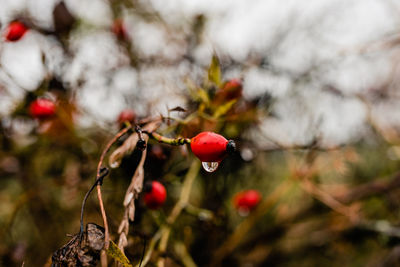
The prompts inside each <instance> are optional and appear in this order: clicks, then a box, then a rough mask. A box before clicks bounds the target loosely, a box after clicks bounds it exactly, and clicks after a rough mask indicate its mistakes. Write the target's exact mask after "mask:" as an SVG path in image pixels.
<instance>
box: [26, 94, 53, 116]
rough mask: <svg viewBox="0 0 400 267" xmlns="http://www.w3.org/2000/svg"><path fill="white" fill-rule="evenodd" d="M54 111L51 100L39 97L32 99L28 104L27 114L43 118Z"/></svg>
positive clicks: (51, 114)
mask: <svg viewBox="0 0 400 267" xmlns="http://www.w3.org/2000/svg"><path fill="white" fill-rule="evenodd" d="M55 113H56V105H55V104H54V102H53V101H51V100H49V99H46V98H39V99H36V100H35V101H33V102H32V103H31V104H30V106H29V114H30V115H31V116H32V117H33V118H37V119H44V118H49V117H51V116H53V115H54V114H55Z"/></svg>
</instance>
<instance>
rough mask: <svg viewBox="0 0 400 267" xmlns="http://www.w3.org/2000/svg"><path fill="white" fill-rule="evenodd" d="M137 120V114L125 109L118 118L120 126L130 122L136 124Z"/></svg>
mask: <svg viewBox="0 0 400 267" xmlns="http://www.w3.org/2000/svg"><path fill="white" fill-rule="evenodd" d="M135 119H136V113H135V112H134V111H133V110H131V109H125V110H123V111H121V113H120V114H119V116H118V122H119V123H120V124H122V123H124V122H126V121H129V122H134V121H135Z"/></svg>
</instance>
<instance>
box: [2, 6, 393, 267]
mask: <svg viewBox="0 0 400 267" xmlns="http://www.w3.org/2000/svg"><path fill="white" fill-rule="evenodd" d="M0 6H1V7H0V26H1V28H0V29H1V36H2V37H1V41H0V118H1V124H0V129H1V132H0V240H2V242H1V243H0V265H1V266H21V265H22V264H23V263H24V264H25V266H42V265H44V264H46V262H48V260H49V258H50V257H51V255H52V253H53V252H54V251H55V250H56V249H58V248H59V247H61V246H62V245H63V244H65V243H66V242H67V241H68V240H69V237H68V236H67V234H75V233H77V232H78V230H79V212H80V205H81V201H82V199H83V196H84V195H85V193H86V191H87V190H88V189H89V188H90V186H91V184H92V183H93V181H94V178H95V172H96V166H97V162H98V159H99V157H100V153H101V151H102V150H103V149H104V147H105V145H106V143H107V142H108V140H110V139H111V138H112V136H113V135H114V134H115V133H117V132H118V130H119V129H120V127H121V117H120V114H121V112H122V111H126V110H127V109H129V110H131V111H133V113H134V116H133V117H134V118H136V120H139V119H143V118H146V117H150V116H152V117H154V116H159V115H160V114H161V115H163V116H165V117H171V120H172V121H177V122H178V123H172V124H170V123H169V121H167V122H166V123H165V125H163V126H162V127H161V128H160V131H161V132H162V133H164V134H166V135H169V136H171V137H173V136H184V137H188V138H191V137H193V136H194V135H196V134H197V133H199V132H201V131H204V130H213V131H217V132H220V133H221V134H223V135H224V136H226V137H227V138H229V139H234V140H235V141H236V142H237V144H238V147H239V151H238V152H237V153H236V154H234V155H233V156H231V157H229V158H226V159H225V160H224V161H223V162H222V163H221V165H220V167H219V168H218V170H217V171H215V172H213V173H207V172H205V171H203V170H200V171H199V172H198V175H197V179H196V180H195V182H194V186H193V189H192V191H191V194H190V201H189V202H190V205H189V208H187V209H185V210H184V211H183V212H182V214H181V215H180V217H179V218H178V219H177V220H176V222H175V223H174V225H173V226H172V234H171V237H170V242H169V245H168V248H167V252H166V255H167V256H165V255H161V254H162V253H161V254H157V253H155V254H153V256H152V257H151V259H150V262H149V266H155V263H156V262H157V257H159V256H160V255H161V257H166V265H167V266H196V265H198V266H209V265H210V264H214V265H215V266H269V265H271V266H396V265H400V246H399V240H400V228H398V227H400V226H399V224H400V210H399V207H400V190H399V188H400V173H399V167H400V94H399V86H400V85H399V82H400V80H399V78H398V77H399V73H398V72H399V63H400V50H399V48H400V16H399V15H400V3H398V2H397V1H391V0H362V1H361V0H350V1H349V0H346V1H344V0H330V1H317V0H311V1H307V2H299V1H285V2H282V1H274V0H268V1H261V0H258V1H251V2H249V1H239V0H236V1H233V0H232V1H209V0H203V1H183V0H170V1H159V0H151V1H141V0H139V1H136V0H128V1H125V0H110V1H106V0H90V1H89V0H79V1H77V0H64V1H56V0H36V1H28V0H0ZM15 21H17V22H20V23H22V24H23V25H25V29H24V30H22V31H21V30H20V29H19V30H18V29H17V30H15V29H14V30H15V31H17V32H18V31H20V32H19V34H20V35H21V36H19V37H18V38H17V40H12V38H11V37H10V30H11V27H12V22H15ZM17 35H18V33H17ZM213 56H216V57H215V58H218V60H219V62H218V64H216V65H215V64H214V65H213V64H211V62H212V59H213ZM215 58H214V59H215ZM210 64H211V67H210ZM217 65H219V66H220V69H221V76H222V78H221V82H219V81H217V80H213V79H212V76H213V75H214V74H215V73H216V72H217V71H216V70H215V69H213V68H214V67H215V66H217ZM210 77H211V78H210ZM232 79H235V81H239V82H240V86H239V87H240V90H239V89H238V91H235V92H234V95H233V96H232V95H224V94H223V93H220V92H223V90H224V84H225V82H227V81H231V80H232ZM43 98H45V99H47V100H50V102H51V103H52V104H51V105H54V106H53V107H52V108H54V110H53V111H52V108H51V107H50V111H49V110H48V107H47V109H46V108H45V109H46V110H47V112H50V113H54V114H49V113H46V111H45V113H41V112H43V109H41V108H36V109H35V108H34V107H32V103H34V102H35V101H37V99H43ZM232 99H234V100H235V101H234V102H229V101H230V100H232ZM231 104H232V106H231ZM218 106H224V107H226V110H224V111H223V112H222V111H221V109H218ZM177 107H178V108H177ZM191 114H196V115H195V116H194V117H193V116H192V117H190V116H191ZM216 114H219V115H216ZM49 115H50V116H49ZM187 118H190V120H189V119H187ZM193 118H194V119H193ZM125 119H126V118H125ZM127 120H132V121H133V120H134V119H133V118H130V119H127ZM121 144H122V141H120V142H119V143H118V144H117V145H121ZM137 158H138V155H137V153H135V152H133V153H132V154H131V155H126V156H125V158H124V160H123V161H122V164H121V166H120V168H117V169H113V170H112V172H111V175H110V177H107V179H106V180H105V182H104V185H103V194H104V198H105V206H106V209H107V215H108V218H109V224H110V228H111V234H112V239H113V240H116V239H117V234H116V233H117V229H118V225H119V222H120V221H121V218H122V216H123V213H124V206H123V200H124V195H125V191H126V190H127V187H128V186H129V183H130V180H131V177H132V175H133V173H134V171H135V166H136V165H137ZM195 160H197V159H194V157H193V156H192V154H191V153H190V150H188V149H186V148H185V147H179V148H177V147H170V146H167V145H160V144H157V143H156V142H154V141H151V142H150V144H149V147H148V155H147V159H146V163H145V180H149V181H150V180H158V181H160V182H162V183H163V184H164V186H165V187H166V189H167V192H168V198H167V202H166V204H165V205H164V206H163V207H162V208H161V209H159V210H155V211H150V210H148V209H147V208H146V206H145V205H144V204H143V202H142V200H141V198H139V199H138V200H137V204H136V206H137V207H136V218H135V221H134V222H131V227H130V235H129V238H128V245H127V247H126V249H125V253H126V255H127V257H128V258H129V260H130V261H131V262H132V263H133V264H137V263H138V262H139V261H140V259H141V253H142V251H143V240H147V241H150V240H151V238H152V236H153V235H154V233H155V232H156V231H157V229H158V228H159V227H160V225H163V223H165V218H166V217H167V216H168V214H170V212H171V209H172V207H173V206H174V204H175V203H176V202H177V201H178V199H179V197H180V189H181V188H182V182H183V179H184V177H185V175H186V173H187V171H188V169H189V168H190V166H191V163H192V162H193V161H195ZM247 189H257V190H258V192H259V193H260V195H261V197H262V199H261V201H260V204H259V207H258V208H257V209H255V210H252V211H250V212H246V214H244V213H243V212H238V211H237V209H236V208H237V206H235V204H234V201H233V200H232V199H233V198H234V196H235V195H236V194H237V193H238V192H241V191H243V190H247ZM86 212H87V213H86V217H87V218H86V220H87V221H92V222H96V223H98V224H102V220H101V217H100V210H99V208H98V205H97V202H96V199H95V197H92V198H90V199H89V202H88V207H87V211H86ZM248 213H249V214H248ZM240 233H242V234H240ZM113 234H114V235H113ZM146 249H147V248H146ZM110 265H111V264H110Z"/></svg>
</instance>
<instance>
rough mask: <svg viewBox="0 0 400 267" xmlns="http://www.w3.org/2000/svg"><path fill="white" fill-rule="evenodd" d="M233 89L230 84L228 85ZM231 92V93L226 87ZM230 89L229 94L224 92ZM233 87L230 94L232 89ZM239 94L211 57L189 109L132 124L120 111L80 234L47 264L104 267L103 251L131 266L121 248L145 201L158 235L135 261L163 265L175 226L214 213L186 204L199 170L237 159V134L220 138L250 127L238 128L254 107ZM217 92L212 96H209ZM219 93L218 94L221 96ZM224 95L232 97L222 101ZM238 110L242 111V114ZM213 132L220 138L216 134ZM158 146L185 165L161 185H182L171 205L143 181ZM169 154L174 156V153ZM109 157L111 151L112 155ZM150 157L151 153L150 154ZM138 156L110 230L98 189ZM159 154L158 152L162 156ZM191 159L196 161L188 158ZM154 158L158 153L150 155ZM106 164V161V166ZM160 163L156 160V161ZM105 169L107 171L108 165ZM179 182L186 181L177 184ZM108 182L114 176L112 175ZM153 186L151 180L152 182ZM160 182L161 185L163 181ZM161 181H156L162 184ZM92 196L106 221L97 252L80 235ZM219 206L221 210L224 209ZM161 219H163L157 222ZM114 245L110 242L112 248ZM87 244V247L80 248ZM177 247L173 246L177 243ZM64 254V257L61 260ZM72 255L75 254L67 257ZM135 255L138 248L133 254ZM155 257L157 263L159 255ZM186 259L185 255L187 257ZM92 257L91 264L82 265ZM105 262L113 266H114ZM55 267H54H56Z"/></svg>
mask: <svg viewBox="0 0 400 267" xmlns="http://www.w3.org/2000/svg"><path fill="white" fill-rule="evenodd" d="M230 83H232V85H229V84H230ZM227 85H228V86H227ZM226 88H228V89H226ZM232 88H233V89H232ZM238 88H240V90H241V83H240V82H239V81H238V80H234V81H228V82H226V83H223V82H222V80H221V70H220V67H219V62H218V59H217V58H216V57H214V58H213V60H212V63H211V65H210V68H209V71H208V78H207V79H206V82H205V83H204V84H203V85H201V86H194V87H191V88H189V91H190V93H191V94H192V96H193V100H192V102H191V103H190V102H189V103H190V106H189V108H187V109H184V108H182V107H178V108H175V109H173V110H171V113H172V115H169V116H168V117H167V116H163V115H161V116H159V117H154V118H152V117H148V118H141V119H139V118H136V115H135V113H134V111H133V110H124V111H123V112H122V113H121V114H120V116H119V117H118V123H119V124H120V125H121V128H122V129H121V130H120V131H119V132H118V133H117V134H116V135H115V136H114V138H112V139H111V140H110V141H109V143H108V144H107V145H106V147H105V149H104V151H103V153H102V154H101V157H100V160H99V163H98V165H97V166H98V167H97V174H96V179H95V182H94V184H93V185H92V187H91V188H90V189H89V191H88V192H87V194H86V195H85V198H84V200H83V203H82V210H81V221H80V231H79V233H78V234H77V235H75V236H74V237H73V239H72V241H70V242H69V243H67V244H66V245H65V246H63V247H62V248H60V249H59V250H57V251H56V252H55V253H54V254H53V257H52V262H53V264H54V265H56V266H63V264H70V265H71V264H72V265H73V264H78V265H79V264H95V263H96V262H97V261H98V260H99V259H102V261H103V264H104V263H105V262H106V261H107V259H106V256H105V254H103V256H101V255H100V254H101V251H103V253H104V252H107V254H108V256H109V258H111V259H113V260H114V261H115V262H116V263H118V264H120V265H124V266H130V265H131V263H130V262H131V261H133V260H138V259H129V258H128V257H127V256H126V254H125V253H126V249H127V248H130V249H132V248H131V245H130V242H129V239H130V238H131V236H132V235H133V236H134V235H135V234H134V233H132V231H131V228H132V226H131V225H132V223H136V224H137V223H141V222H140V221H139V220H140V219H141V218H140V217H139V218H138V216H137V214H136V213H137V208H136V206H137V205H140V204H138V202H136V200H140V199H143V200H142V201H143V203H144V206H143V207H141V209H142V210H141V213H145V214H153V217H154V220H155V223H156V225H157V227H156V228H158V229H157V230H156V231H155V232H154V233H153V234H152V238H151V241H150V244H149V246H148V247H147V246H146V247H145V248H144V249H145V250H144V254H143V256H142V258H141V259H140V264H139V265H141V266H145V265H146V264H148V263H149V262H151V261H153V262H155V263H157V265H158V266H164V264H165V257H163V256H161V255H163V254H164V253H168V251H169V247H170V236H171V235H173V234H174V233H173V231H176V232H177V233H178V234H179V229H174V228H175V227H174V225H175V223H176V222H177V221H179V219H180V218H179V217H180V216H181V214H182V213H185V212H188V213H192V214H195V215H196V214H197V215H196V216H200V218H203V217H204V216H206V217H204V218H206V219H210V218H213V217H214V215H213V213H212V212H211V211H209V210H206V209H204V210H203V209H202V208H201V207H196V206H194V205H192V204H191V203H190V198H191V195H192V192H193V186H194V183H195V180H196V178H197V177H198V176H199V175H200V174H201V167H202V168H203V169H204V171H205V172H204V174H203V175H207V174H206V173H209V175H212V174H211V173H213V172H216V171H217V169H218V166H220V165H223V164H224V162H223V160H224V159H226V161H228V160H229V155H232V156H234V155H235V152H236V143H235V141H234V140H233V139H235V138H238V137H239V135H237V134H233V135H231V136H230V137H232V139H229V140H228V139H227V138H225V137H224V136H223V135H222V134H224V128H225V127H227V126H228V125H229V126H230V127H237V126H235V125H237V124H238V123H252V122H254V120H255V117H251V115H250V119H245V120H243V121H240V120H238V119H237V118H239V117H241V116H242V115H245V114H248V113H251V112H252V111H251V109H252V106H251V105H249V103H247V102H246V101H244V100H243V99H242V98H241V93H235V94H231V92H232V91H234V90H238ZM214 91H216V92H215V93H214ZM220 91H222V93H220ZM226 92H230V93H229V94H226ZM239 103H240V105H241V107H240V108H239ZM175 110H179V112H184V113H185V116H184V117H183V118H182V117H174V116H173V112H174V111H175ZM217 132H222V134H219V133H217ZM116 143H120V145H119V147H117V148H114V145H115V144H116ZM157 143H158V144H163V145H164V146H178V148H177V149H175V150H177V151H180V152H179V153H180V154H181V156H180V158H181V159H182V160H183V161H186V163H185V164H184V165H186V166H187V167H184V169H183V170H182V171H183V172H180V174H177V177H176V178H172V180H171V178H170V179H168V180H166V181H164V182H169V183H171V182H173V181H175V182H176V183H182V186H181V190H180V193H179V194H178V198H177V199H175V200H172V199H168V195H169V194H167V189H166V188H165V187H164V185H163V184H162V183H160V182H159V181H146V180H147V179H146V178H145V168H144V166H145V162H146V159H147V157H148V153H149V152H148V149H149V147H152V146H154V145H155V144H157ZM171 150H172V149H171ZM109 151H112V152H111V153H110V154H109V153H108V152H109ZM152 151H153V150H150V153H151V152H152ZM135 153H136V154H137V155H138V158H139V160H138V161H137V162H136V164H135V165H132V166H130V168H132V169H133V170H134V171H133V176H132V179H131V182H130V184H129V186H128V187H127V188H126V193H125V197H124V199H121V204H122V205H123V207H124V212H123V213H122V214H120V218H121V219H120V223H119V226H118V229H112V228H110V226H109V222H108V218H107V217H108V216H107V211H106V208H105V206H106V205H105V203H104V201H103V193H102V186H105V185H106V184H107V179H105V178H106V176H107V175H108V174H109V173H110V170H113V169H118V168H120V167H121V166H123V165H124V160H126V159H127V158H129V157H131V155H132V154H135ZM160 153H163V152H162V151H161V152H160ZM192 153H193V156H192V155H191V154H192ZM155 155H156V154H155ZM107 157H108V159H107ZM158 157H160V155H158ZM107 163H108V164H107ZM159 167H161V166H151V168H159ZM173 173H174V171H171V172H170V173H164V174H163V175H164V176H170V175H172V174H173ZM182 176H183V181H180V180H181V178H182ZM111 177H112V171H111ZM152 178H153V179H154V178H155V177H152ZM164 179H165V178H164ZM164 179H163V178H161V180H160V181H161V182H162V181H163V180H164ZM94 189H96V191H97V195H98V200H99V206H100V211H101V216H102V218H103V226H104V230H102V229H103V228H101V227H100V226H99V227H98V229H101V230H100V232H101V237H100V241H99V242H103V247H102V249H103V250H101V251H98V250H97V252H96V253H89V254H90V255H89V256H88V252H87V251H91V252H93V251H94V249H93V248H92V247H90V244H89V245H88V244H87V243H90V242H88V241H85V240H87V239H88V238H89V237H90V236H89V233H88V231H87V230H86V231H85V230H84V229H85V227H84V214H85V205H86V201H87V199H88V197H89V196H90V194H91V192H92V191H93V190H94ZM165 204H167V206H168V204H169V206H170V208H165V207H164V206H165ZM221 204H222V203H221ZM164 212H166V215H163V216H161V214H163V213H164ZM114 240H115V241H114ZM85 242H86V243H85ZM174 242H175V241H174ZM66 251H67V252H68V253H66ZM71 251H72V252H71ZM136 251H137V249H136ZM157 255H158V256H157ZM186 257H188V255H186ZM87 258H90V261H89V262H90V263H87V262H88V260H87ZM111 259H110V260H111ZM57 264H58V265H57Z"/></svg>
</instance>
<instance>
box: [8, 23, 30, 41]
mask: <svg viewBox="0 0 400 267" xmlns="http://www.w3.org/2000/svg"><path fill="white" fill-rule="evenodd" d="M27 31H28V28H27V27H26V26H25V24H23V23H22V22H19V21H14V22H11V23H10V24H9V25H8V27H7V29H6V32H5V34H4V37H5V38H6V40H7V41H10V42H15V41H18V40H19V39H21V38H22V36H24V34H25V33H26V32H27Z"/></svg>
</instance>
